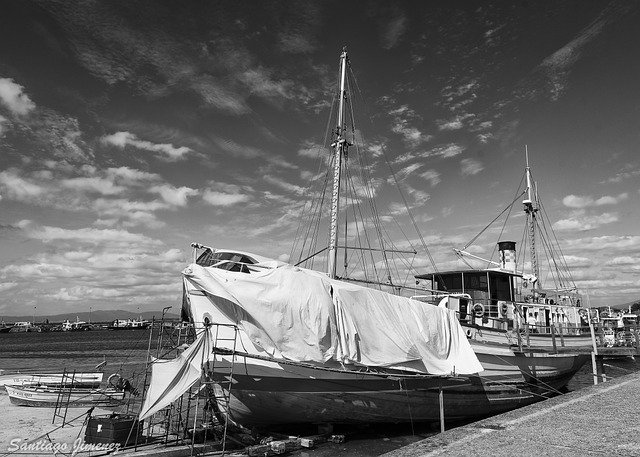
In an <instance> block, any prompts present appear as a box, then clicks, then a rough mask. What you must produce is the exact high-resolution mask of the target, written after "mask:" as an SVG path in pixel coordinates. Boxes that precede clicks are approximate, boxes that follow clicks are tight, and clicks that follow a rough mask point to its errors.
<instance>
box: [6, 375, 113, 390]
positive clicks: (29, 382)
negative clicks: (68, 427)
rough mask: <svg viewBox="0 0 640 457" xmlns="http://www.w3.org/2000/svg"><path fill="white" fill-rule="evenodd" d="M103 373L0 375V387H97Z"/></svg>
mask: <svg viewBox="0 0 640 457" xmlns="http://www.w3.org/2000/svg"><path fill="white" fill-rule="evenodd" d="M103 376H104V373H75V374H73V373H67V374H62V373H40V374H23V373H15V374H6V375H0V387H4V386H50V387H51V386H62V385H70V384H72V385H74V386H76V387H98V386H99V385H100V383H101V382H102V378H103Z"/></svg>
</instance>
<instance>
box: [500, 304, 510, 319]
mask: <svg viewBox="0 0 640 457" xmlns="http://www.w3.org/2000/svg"><path fill="white" fill-rule="evenodd" d="M500 311H502V316H503V317H507V312H508V311H509V306H508V305H507V304H506V303H503V304H502V306H500Z"/></svg>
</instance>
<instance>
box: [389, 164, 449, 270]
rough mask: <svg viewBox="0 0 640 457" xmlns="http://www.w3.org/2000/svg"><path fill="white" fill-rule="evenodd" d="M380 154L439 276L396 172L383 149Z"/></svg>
mask: <svg viewBox="0 0 640 457" xmlns="http://www.w3.org/2000/svg"><path fill="white" fill-rule="evenodd" d="M382 155H383V157H384V161H385V162H386V164H387V166H388V167H389V170H390V171H391V176H393V181H394V182H395V183H396V187H397V188H398V192H399V193H400V197H401V198H402V201H403V202H404V206H405V208H407V213H408V215H409V219H410V220H411V223H412V224H413V227H414V229H415V231H416V233H417V234H418V237H419V239H420V243H421V244H422V248H423V249H424V250H425V252H426V253H427V257H428V258H429V261H430V262H431V266H432V267H433V270H434V272H435V273H436V274H437V275H438V276H439V277H440V273H439V272H438V267H437V266H436V263H435V261H434V260H433V257H432V256H431V252H430V251H429V248H428V247H427V243H426V242H425V240H424V238H423V236H422V233H421V232H420V229H419V228H418V223H417V222H416V219H415V218H414V217H413V213H412V212H411V209H410V208H409V204H408V203H407V199H406V198H405V196H404V193H403V192H402V189H401V188H400V183H399V182H398V178H397V177H396V173H395V172H394V171H393V168H392V167H391V163H389V160H388V159H387V156H386V154H384V151H383V153H382ZM440 280H441V281H442V277H440ZM443 282H444V281H443Z"/></svg>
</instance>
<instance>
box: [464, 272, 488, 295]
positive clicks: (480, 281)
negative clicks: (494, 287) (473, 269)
mask: <svg viewBox="0 0 640 457" xmlns="http://www.w3.org/2000/svg"><path fill="white" fill-rule="evenodd" d="M472 290H481V291H483V292H486V291H487V275H486V273H484V272H482V273H467V272H465V274H464V291H465V292H467V293H469V291H472Z"/></svg>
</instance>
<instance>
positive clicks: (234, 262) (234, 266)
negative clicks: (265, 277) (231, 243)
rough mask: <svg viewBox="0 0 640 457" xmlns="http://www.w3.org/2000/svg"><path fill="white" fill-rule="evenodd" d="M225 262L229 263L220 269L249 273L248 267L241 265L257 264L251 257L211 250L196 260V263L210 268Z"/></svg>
mask: <svg viewBox="0 0 640 457" xmlns="http://www.w3.org/2000/svg"><path fill="white" fill-rule="evenodd" d="M224 260H227V261H229V263H224V264H222V265H221V266H219V268H222V269H224V270H229V271H242V272H244V273H249V269H248V268H247V266H246V265H240V264H243V263H248V264H254V263H256V261H255V260H253V259H252V258H251V257H248V256H246V255H243V254H239V253H236V252H211V251H210V250H209V249H207V250H206V251H204V252H203V253H202V254H200V257H198V259H197V260H196V263H197V264H198V265H200V266H202V267H210V266H212V265H215V264H217V263H220V262H222V261H224Z"/></svg>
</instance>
